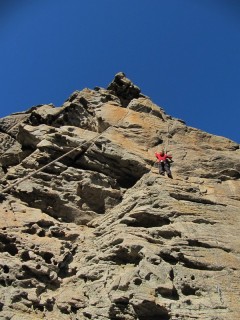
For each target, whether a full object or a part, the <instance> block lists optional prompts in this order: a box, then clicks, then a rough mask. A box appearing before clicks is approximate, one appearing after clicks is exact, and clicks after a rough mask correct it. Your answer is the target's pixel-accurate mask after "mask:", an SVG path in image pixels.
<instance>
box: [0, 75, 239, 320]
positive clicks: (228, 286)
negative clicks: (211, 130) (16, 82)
mask: <svg viewBox="0 0 240 320" xmlns="http://www.w3.org/2000/svg"><path fill="white" fill-rule="evenodd" d="M163 148H165V149H168V150H169V151H170V152H171V154H172V155H173V159H174V162H173V164H172V174H173V179H169V178H168V177H167V176H160V175H159V174H158V170H157V168H156V167H155V166H154V163H155V156H154V152H155V151H158V150H161V149H163ZM66 153H67V156H65V157H64V156H63V155H64V154H66ZM0 162H1V168H0V179H1V185H2V189H6V188H7V187H8V186H10V188H9V190H8V191H7V192H6V193H4V194H1V204H0V215H1V219H0V284H1V287H0V319H12V320H19V319H49V320H50V319H74V320H77V319H99V320H105V319H111V320H113V319H114V320H115V319H122V320H125V319H126V320H128V319H129V320H132V319H134V320H135V319H139V320H156V319H162V320H168V319H169V320H170V319H171V320H179V319H182V320H185V319H199V320H202V319H204V320H208V319H209V320H210V319H211V320H213V319H215V320H216V319H219V320H220V319H222V320H223V319H226V318H229V319H238V317H239V312H240V305H239V292H240V284H239V275H240V272H239V270H240V255H239V253H240V252H239V250H240V240H239V239H240V238H239V227H240V218H239V217H240V216H239V207H240V205H239V200H240V197H239V194H240V182H239V177H240V151H239V145H238V144H236V143H235V142H233V141H230V140H228V139H226V138H224V137H217V136H214V135H211V134H208V133H206V132H203V131H200V130H197V129H195V128H191V127H188V126H187V125H186V124H185V123H184V122H183V121H181V120H179V119H175V118H172V117H171V116H169V115H167V114H166V113H165V112H164V110H163V109H162V108H160V107H158V106H156V105H155V104H154V103H153V102H152V101H151V100H150V99H149V98H148V97H146V96H144V95H143V94H142V93H141V91H140V89H139V88H138V87H137V86H135V85H134V84H133V83H132V82H131V81H130V80H129V79H127V78H126V76H125V75H124V74H123V73H119V74H117V75H116V76H115V78H114V80H113V82H111V83H110V85H109V86H108V88H107V89H103V88H99V87H96V88H95V89H94V90H90V89H84V90H82V91H76V92H74V93H73V94H72V95H71V96H70V98H69V99H68V100H66V102H65V103H64V104H63V105H62V106H61V107H60V108H55V107H54V106H53V105H39V106H36V107H33V108H31V109H29V110H27V111H25V112H22V113H18V114H13V115H10V116H8V117H5V118H2V119H0ZM49 163H51V164H50V165H48V164H49ZM46 165H47V166H46ZM43 166H44V169H43V170H39V169H40V168H42V167H43ZM45 166H46V167H45ZM35 172H36V173H35ZM28 175H29V178H28V179H26V180H24V179H25V178H26V177H27V176H28ZM21 179H22V180H21Z"/></svg>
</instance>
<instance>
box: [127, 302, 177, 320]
mask: <svg viewBox="0 0 240 320" xmlns="http://www.w3.org/2000/svg"><path fill="white" fill-rule="evenodd" d="M133 309H134V311H135V312H136V315H137V319H139V320H160V319H161V320H170V319H171V316H170V314H169V312H168V310H167V309H166V308H165V307H164V306H160V305H157V304H155V303H154V302H152V301H143V302H142V303H141V304H139V305H133Z"/></svg>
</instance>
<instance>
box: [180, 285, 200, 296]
mask: <svg viewBox="0 0 240 320" xmlns="http://www.w3.org/2000/svg"><path fill="white" fill-rule="evenodd" d="M197 290H198V288H193V287H191V286H190V285H189V284H187V283H185V284H184V285H183V287H182V288H181V291H182V294H184V295H185V296H190V295H195V294H196V291H197Z"/></svg>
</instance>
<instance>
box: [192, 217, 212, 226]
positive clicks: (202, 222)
mask: <svg viewBox="0 0 240 320" xmlns="http://www.w3.org/2000/svg"><path fill="white" fill-rule="evenodd" d="M192 222H193V223H199V224H211V225H213V224H216V222H215V221H210V220H207V219H203V218H199V219H195V220H193V221H192Z"/></svg>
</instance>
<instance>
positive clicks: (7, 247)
mask: <svg viewBox="0 0 240 320" xmlns="http://www.w3.org/2000/svg"><path fill="white" fill-rule="evenodd" d="M4 249H5V250H4V251H6V252H8V253H10V255H11V256H15V255H16V254H18V248H17V247H16V246H15V244H13V243H9V244H6V245H5V248H4Z"/></svg>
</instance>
